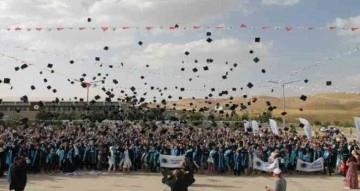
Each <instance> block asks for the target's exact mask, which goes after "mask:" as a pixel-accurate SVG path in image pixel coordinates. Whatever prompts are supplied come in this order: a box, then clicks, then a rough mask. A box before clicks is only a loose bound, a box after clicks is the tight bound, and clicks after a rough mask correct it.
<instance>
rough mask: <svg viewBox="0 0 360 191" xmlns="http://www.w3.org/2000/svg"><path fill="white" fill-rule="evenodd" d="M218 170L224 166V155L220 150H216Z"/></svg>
mask: <svg viewBox="0 0 360 191" xmlns="http://www.w3.org/2000/svg"><path fill="white" fill-rule="evenodd" d="M218 157H219V159H218V170H219V171H221V170H222V168H223V166H224V162H223V161H224V155H223V154H222V153H221V152H218Z"/></svg>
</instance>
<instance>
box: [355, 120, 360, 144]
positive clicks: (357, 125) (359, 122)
mask: <svg viewBox="0 0 360 191" xmlns="http://www.w3.org/2000/svg"><path fill="white" fill-rule="evenodd" d="M354 121H355V128H356V135H357V140H358V141H359V140H360V117H354Z"/></svg>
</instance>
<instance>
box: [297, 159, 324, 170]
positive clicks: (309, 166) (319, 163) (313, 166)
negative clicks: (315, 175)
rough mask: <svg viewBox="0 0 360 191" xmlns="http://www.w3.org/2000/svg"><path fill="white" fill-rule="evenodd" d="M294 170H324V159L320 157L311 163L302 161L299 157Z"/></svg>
mask: <svg viewBox="0 0 360 191" xmlns="http://www.w3.org/2000/svg"><path fill="white" fill-rule="evenodd" d="M296 170H298V171H302V172H316V171H322V170H324V159H323V158H322V157H321V158H319V159H317V160H316V161H314V162H313V163H308V162H304V161H302V160H300V159H298V160H297V162H296Z"/></svg>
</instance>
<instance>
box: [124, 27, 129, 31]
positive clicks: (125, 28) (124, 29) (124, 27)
mask: <svg viewBox="0 0 360 191" xmlns="http://www.w3.org/2000/svg"><path fill="white" fill-rule="evenodd" d="M129 28H130V27H123V28H122V29H123V30H126V29H129Z"/></svg>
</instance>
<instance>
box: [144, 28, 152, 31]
mask: <svg viewBox="0 0 360 191" xmlns="http://www.w3.org/2000/svg"><path fill="white" fill-rule="evenodd" d="M145 28H146V30H148V31H149V30H151V29H153V28H154V27H145Z"/></svg>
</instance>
